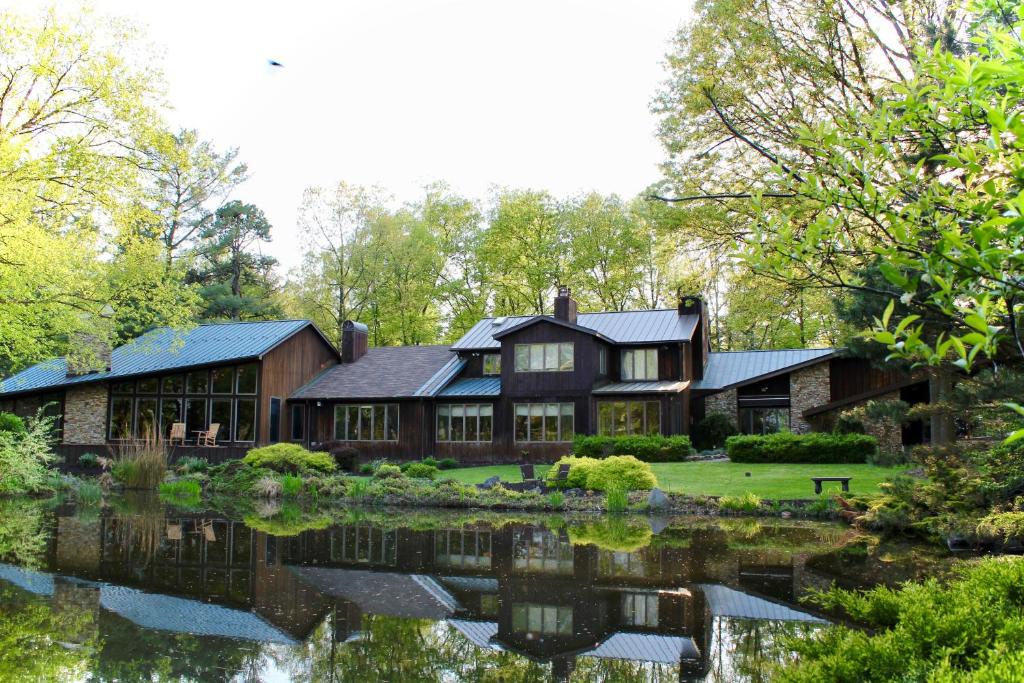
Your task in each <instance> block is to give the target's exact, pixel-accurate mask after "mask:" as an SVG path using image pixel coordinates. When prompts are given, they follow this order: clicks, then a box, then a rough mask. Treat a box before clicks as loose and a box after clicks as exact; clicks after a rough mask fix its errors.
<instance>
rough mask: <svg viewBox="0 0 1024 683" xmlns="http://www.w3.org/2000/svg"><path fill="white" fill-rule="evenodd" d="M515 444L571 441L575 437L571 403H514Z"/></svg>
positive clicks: (573, 411) (573, 414)
mask: <svg viewBox="0 0 1024 683" xmlns="http://www.w3.org/2000/svg"><path fill="white" fill-rule="evenodd" d="M513 408H514V411H515V436H516V441H517V442H523V443H525V442H529V441H572V440H573V437H574V436H575V435H576V429H575V405H574V404H572V403H516V404H515V406H514V407H513Z"/></svg>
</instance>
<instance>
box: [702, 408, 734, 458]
mask: <svg viewBox="0 0 1024 683" xmlns="http://www.w3.org/2000/svg"><path fill="white" fill-rule="evenodd" d="M737 433H738V432H737V430H736V425H734V424H733V421H732V420H731V419H729V416H728V415H726V414H725V413H710V414H709V415H707V416H706V417H705V418H704V419H703V420H701V421H700V422H698V423H697V426H696V427H694V430H693V444H694V446H696V447H697V450H701V451H707V450H711V449H713V448H722V447H723V446H725V440H726V439H728V438H729V437H730V436H732V435H734V434H737Z"/></svg>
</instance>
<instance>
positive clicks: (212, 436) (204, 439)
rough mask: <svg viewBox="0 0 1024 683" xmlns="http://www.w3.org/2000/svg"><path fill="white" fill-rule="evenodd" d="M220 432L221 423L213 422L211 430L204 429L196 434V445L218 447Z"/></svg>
mask: <svg viewBox="0 0 1024 683" xmlns="http://www.w3.org/2000/svg"><path fill="white" fill-rule="evenodd" d="M219 431H220V423H219V422H213V423H211V424H210V427H209V429H203V430H200V431H197V432H196V445H197V446H216V445H217V432H219Z"/></svg>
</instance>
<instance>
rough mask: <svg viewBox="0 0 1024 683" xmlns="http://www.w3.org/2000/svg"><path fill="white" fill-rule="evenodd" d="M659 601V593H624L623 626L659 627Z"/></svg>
mask: <svg viewBox="0 0 1024 683" xmlns="http://www.w3.org/2000/svg"><path fill="white" fill-rule="evenodd" d="M658 601H659V597H658V594H657V593H623V594H622V624H623V626H639V627H641V628H657V626H658Z"/></svg>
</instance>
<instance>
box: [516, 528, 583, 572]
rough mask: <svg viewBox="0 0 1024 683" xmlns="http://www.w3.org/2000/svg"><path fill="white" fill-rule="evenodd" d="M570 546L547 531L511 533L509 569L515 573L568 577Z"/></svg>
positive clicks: (530, 530) (570, 565)
mask: <svg viewBox="0 0 1024 683" xmlns="http://www.w3.org/2000/svg"><path fill="white" fill-rule="evenodd" d="M573 566H574V564H573V545H572V542H571V541H569V540H568V539H566V538H561V537H559V535H558V534H555V533H552V532H551V531H549V530H547V529H531V528H526V529H515V530H514V531H513V532H512V569H513V570H514V571H515V572H516V573H517V574H572V572H573Z"/></svg>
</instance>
